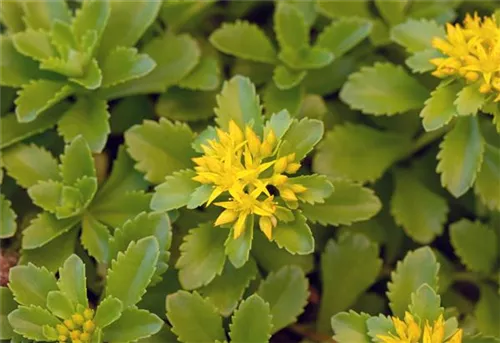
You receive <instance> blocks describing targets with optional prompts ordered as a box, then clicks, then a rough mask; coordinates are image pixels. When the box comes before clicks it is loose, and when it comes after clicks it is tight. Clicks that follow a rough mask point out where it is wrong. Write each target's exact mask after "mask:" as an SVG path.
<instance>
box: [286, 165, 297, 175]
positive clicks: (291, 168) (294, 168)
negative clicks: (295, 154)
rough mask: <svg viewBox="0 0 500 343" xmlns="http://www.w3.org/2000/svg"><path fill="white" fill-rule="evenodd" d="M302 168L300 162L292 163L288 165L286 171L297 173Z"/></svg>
mask: <svg viewBox="0 0 500 343" xmlns="http://www.w3.org/2000/svg"><path fill="white" fill-rule="evenodd" d="M299 169H300V163H296V162H295V163H290V164H289V165H288V166H287V167H286V172H287V173H288V174H295V173H296V172H297V171H298V170H299Z"/></svg>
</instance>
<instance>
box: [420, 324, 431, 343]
mask: <svg viewBox="0 0 500 343" xmlns="http://www.w3.org/2000/svg"><path fill="white" fill-rule="evenodd" d="M431 337H432V329H431V327H430V326H429V323H426V324H425V327H424V337H423V341H422V343H432V338H431Z"/></svg>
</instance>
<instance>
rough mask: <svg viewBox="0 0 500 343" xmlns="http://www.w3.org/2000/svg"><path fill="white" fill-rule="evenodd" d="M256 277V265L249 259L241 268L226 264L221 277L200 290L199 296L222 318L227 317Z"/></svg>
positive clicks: (217, 277)
mask: <svg viewBox="0 0 500 343" xmlns="http://www.w3.org/2000/svg"><path fill="white" fill-rule="evenodd" d="M256 276H257V265H256V264H255V261H254V260H253V259H250V260H249V261H248V262H247V263H245V264H244V265H243V267H241V268H235V267H234V266H233V264H232V263H227V262H226V264H225V266H224V270H223V271H222V273H221V275H218V276H216V277H215V278H214V279H213V281H212V282H210V283H209V284H208V285H207V286H205V287H203V288H201V289H200V293H201V295H203V296H204V297H205V298H207V299H208V300H209V301H210V302H211V303H212V304H213V305H214V306H215V307H217V309H218V310H219V313H220V314H221V315H223V316H224V317H228V316H229V315H230V314H231V313H232V312H233V311H234V310H235V308H236V306H237V305H238V302H239V301H240V300H241V298H242V297H243V293H244V292H245V289H247V287H248V286H249V284H250V282H251V281H252V280H254V279H255V277H256Z"/></svg>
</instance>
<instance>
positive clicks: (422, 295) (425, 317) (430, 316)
mask: <svg viewBox="0 0 500 343" xmlns="http://www.w3.org/2000/svg"><path fill="white" fill-rule="evenodd" d="M408 309H409V312H410V313H411V314H413V315H416V316H417V317H418V318H419V319H420V321H421V322H424V323H425V322H427V321H429V323H433V322H434V321H435V320H437V319H438V317H439V316H440V315H442V314H443V308H442V307H441V297H440V296H439V295H438V294H437V293H436V291H435V290H434V289H433V288H432V287H431V286H429V285H428V284H426V283H424V284H423V285H422V286H420V287H419V288H418V289H417V291H416V292H415V293H413V294H412V295H411V304H410V305H409V308H408Z"/></svg>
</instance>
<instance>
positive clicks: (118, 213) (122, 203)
mask: <svg viewBox="0 0 500 343" xmlns="http://www.w3.org/2000/svg"><path fill="white" fill-rule="evenodd" d="M111 194H114V192H113V193H111ZM150 202H151V194H150V193H144V192H142V191H135V192H122V193H117V194H116V198H114V199H113V198H109V199H108V198H105V199H103V200H100V201H99V203H94V202H93V203H92V206H91V207H90V208H89V211H90V212H91V214H92V216H94V217H95V218H96V219H97V220H99V221H100V222H102V223H104V224H106V225H108V226H110V227H114V228H116V227H119V226H121V225H123V223H125V222H126V221H127V220H128V219H131V218H133V217H135V216H136V215H138V214H139V213H141V212H143V211H148V210H149V203H150Z"/></svg>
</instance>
